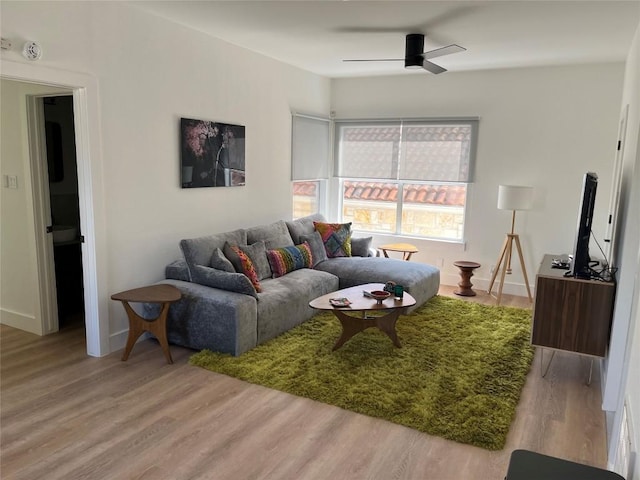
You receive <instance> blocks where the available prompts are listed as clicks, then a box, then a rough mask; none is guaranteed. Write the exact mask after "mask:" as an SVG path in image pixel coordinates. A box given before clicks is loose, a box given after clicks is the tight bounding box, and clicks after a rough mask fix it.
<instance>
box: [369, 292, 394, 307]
mask: <svg viewBox="0 0 640 480" xmlns="http://www.w3.org/2000/svg"><path fill="white" fill-rule="evenodd" d="M390 296H391V293H389V292H385V291H384V290H374V291H372V292H371V298H375V299H376V301H377V302H378V305H382V301H383V300H384V299H385V298H389V297H390Z"/></svg>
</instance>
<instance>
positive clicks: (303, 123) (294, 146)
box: [291, 113, 331, 181]
mask: <svg viewBox="0 0 640 480" xmlns="http://www.w3.org/2000/svg"><path fill="white" fill-rule="evenodd" d="M291 124H292V132H291V180H294V181H295V180H318V179H325V178H328V176H329V148H330V147H329V146H330V142H331V137H330V125H331V122H330V120H329V119H324V118H319V117H312V116H308V115H302V114H296V113H294V114H293V115H292V122H291Z"/></svg>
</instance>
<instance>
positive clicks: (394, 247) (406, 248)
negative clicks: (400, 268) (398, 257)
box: [378, 243, 418, 261]
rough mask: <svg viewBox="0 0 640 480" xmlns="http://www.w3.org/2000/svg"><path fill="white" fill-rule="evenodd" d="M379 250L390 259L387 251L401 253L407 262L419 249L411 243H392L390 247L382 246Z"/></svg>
mask: <svg viewBox="0 0 640 480" xmlns="http://www.w3.org/2000/svg"><path fill="white" fill-rule="evenodd" d="M378 248H379V249H380V250H382V253H383V255H384V256H385V257H386V258H389V255H388V254H387V251H389V252H401V253H402V259H403V260H406V261H409V259H410V258H411V255H413V254H414V253H418V249H417V248H416V246H415V245H411V244H410V243H390V244H388V245H381V246H379V247H378Z"/></svg>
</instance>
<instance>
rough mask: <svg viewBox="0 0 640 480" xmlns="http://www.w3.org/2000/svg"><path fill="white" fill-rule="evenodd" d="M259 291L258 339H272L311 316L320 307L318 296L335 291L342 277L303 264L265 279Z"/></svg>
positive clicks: (259, 340) (260, 341)
mask: <svg viewBox="0 0 640 480" xmlns="http://www.w3.org/2000/svg"><path fill="white" fill-rule="evenodd" d="M262 285H263V291H262V293H259V294H258V343H262V342H265V341H267V340H270V339H272V338H274V337H276V336H278V335H280V334H281V333H283V332H286V331H287V330H290V329H291V328H293V327H295V326H296V325H298V324H300V323H302V322H304V321H306V320H308V319H310V318H311V317H312V316H313V315H315V314H316V313H317V310H314V309H312V308H311V307H309V302H310V301H311V300H313V299H314V298H317V297H319V296H321V295H325V294H327V293H330V292H335V291H336V290H337V289H338V278H337V277H336V276H335V275H331V274H330V273H327V272H321V271H319V270H313V269H310V268H302V269H300V270H295V271H293V272H291V273H289V274H287V275H284V276H282V277H278V278H270V279H267V280H265V281H264V282H262Z"/></svg>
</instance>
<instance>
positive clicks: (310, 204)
mask: <svg viewBox="0 0 640 480" xmlns="http://www.w3.org/2000/svg"><path fill="white" fill-rule="evenodd" d="M324 184H325V182H323V181H322V180H315V181H311V180H306V181H301V182H293V219H294V220H295V219H296V218H302V217H306V216H307V215H311V214H314V213H318V212H319V211H320V210H321V205H322V203H321V200H320V192H321V191H322V190H323V189H324Z"/></svg>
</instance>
